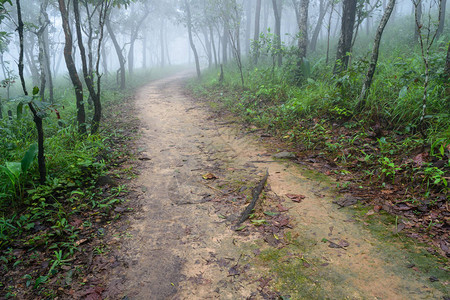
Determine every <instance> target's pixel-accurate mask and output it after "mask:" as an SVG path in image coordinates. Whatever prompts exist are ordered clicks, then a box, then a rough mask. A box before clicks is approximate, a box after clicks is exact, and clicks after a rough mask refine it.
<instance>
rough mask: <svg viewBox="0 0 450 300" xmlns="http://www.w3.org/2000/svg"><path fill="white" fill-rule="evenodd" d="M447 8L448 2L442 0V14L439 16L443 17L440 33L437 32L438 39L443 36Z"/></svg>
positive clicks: (440, 21) (440, 22)
mask: <svg viewBox="0 0 450 300" xmlns="http://www.w3.org/2000/svg"><path fill="white" fill-rule="evenodd" d="M446 7H447V0H441V4H440V12H439V15H440V16H441V17H440V18H439V27H438V31H437V38H439V36H440V35H441V34H442V32H443V31H444V25H445V9H446Z"/></svg>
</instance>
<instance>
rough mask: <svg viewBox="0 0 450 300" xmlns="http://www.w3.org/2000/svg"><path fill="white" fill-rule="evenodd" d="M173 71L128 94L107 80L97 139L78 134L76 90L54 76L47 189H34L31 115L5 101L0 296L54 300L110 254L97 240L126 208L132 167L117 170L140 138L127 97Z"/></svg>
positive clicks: (0, 147) (0, 124)
mask: <svg viewBox="0 0 450 300" xmlns="http://www.w3.org/2000/svg"><path fill="white" fill-rule="evenodd" d="M171 71H172V72H173V70H171V69H170V68H169V69H166V70H165V71H159V70H158V71H157V74H156V75H152V76H149V73H147V74H137V75H136V79H135V80H134V81H133V84H132V85H130V87H129V88H128V89H126V90H118V89H117V88H116V85H115V83H114V82H112V81H105V83H104V86H103V88H102V89H103V92H102V99H104V100H103V104H104V106H105V112H104V118H105V121H104V123H103V124H102V126H101V127H100V130H99V131H98V132H97V133H96V134H91V135H87V136H86V135H83V134H80V133H79V131H78V130H77V126H76V119H75V118H76V114H75V113H74V111H75V103H74V102H73V100H72V99H73V97H74V95H73V89H72V88H71V86H70V85H68V84H67V83H66V81H65V80H63V79H62V78H58V80H59V81H60V82H59V84H58V86H57V87H56V88H55V99H58V100H57V102H56V103H57V104H55V105H52V106H51V107H50V108H49V110H48V112H47V114H46V117H45V118H44V126H43V127H44V129H45V130H44V133H45V136H46V137H47V138H46V140H45V150H46V162H47V166H46V167H47V170H48V175H47V178H46V182H45V184H38V182H39V172H38V164H37V161H36V155H37V146H36V143H35V141H36V139H37V134H36V130H35V129H34V124H33V120H32V117H31V112H29V111H28V110H23V112H20V109H18V104H20V103H21V102H20V101H21V100H22V99H21V98H16V99H14V98H13V99H12V100H11V101H9V102H7V103H5V104H6V105H5V106H4V108H5V111H6V112H7V111H11V112H12V116H10V117H8V118H4V119H2V120H0V132H1V134H0V153H1V155H0V159H1V161H0V261H1V269H0V277H1V278H2V280H1V281H0V295H1V297H2V298H6V299H7V298H15V297H19V298H34V297H38V298H39V297H43V298H48V297H50V298H54V297H56V296H57V295H58V291H57V289H55V288H54V286H61V285H60V284H59V283H61V282H62V283H64V285H67V286H72V287H76V286H78V285H79V284H80V283H81V284H82V280H83V279H85V278H86V276H87V275H88V274H89V269H90V268H92V263H93V256H94V258H95V256H98V255H100V256H101V255H102V254H103V253H104V252H107V251H108V250H107V249H108V246H107V245H106V242H105V241H103V240H102V237H103V236H104V235H105V233H104V230H105V229H104V227H105V224H107V223H108V222H110V221H111V220H114V219H118V218H120V216H121V215H122V214H123V213H126V212H127V211H129V209H128V208H127V207H128V202H129V199H128V198H127V194H128V190H127V187H126V184H125V182H126V180H128V179H132V178H134V177H135V171H134V170H133V169H132V168H122V167H121V165H122V164H124V163H125V162H126V161H127V160H128V159H134V155H133V153H132V151H131V148H130V147H129V146H130V143H132V141H133V140H134V139H135V138H137V137H138V132H137V126H136V124H137V119H136V118H133V117H132V116H133V109H132V102H131V99H132V95H133V94H134V91H135V89H136V88H137V87H139V86H141V85H143V84H145V83H148V82H149V80H154V79H157V78H158V77H159V78H160V77H162V76H165V74H168V73H167V72H171ZM19 106H20V105H19ZM88 112H89V113H92V109H88ZM121 204H123V205H122V206H123V207H119V206H120V205H121ZM118 207H119V208H118ZM94 262H95V259H94ZM68 266H70V268H69V267H68ZM73 266H74V267H73ZM78 287H79V286H78ZM79 288H80V287H79ZM88 288H89V286H88V287H86V289H88ZM75 290H76V289H75ZM72 292H74V289H72ZM78 292H79V293H81V294H73V295H72V296H74V297H78V296H80V295H81V296H82V293H83V289H81V290H78ZM59 293H61V291H59ZM88 294H89V291H88V292H87V294H86V295H88ZM33 295H34V296H33ZM64 295H65V297H67V296H68V295H67V294H64ZM77 295H78V296H77Z"/></svg>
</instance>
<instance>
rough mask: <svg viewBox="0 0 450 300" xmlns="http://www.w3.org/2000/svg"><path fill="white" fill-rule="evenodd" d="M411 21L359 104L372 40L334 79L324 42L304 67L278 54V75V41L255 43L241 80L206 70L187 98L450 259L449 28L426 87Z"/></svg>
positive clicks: (228, 69) (387, 43)
mask: <svg viewBox="0 0 450 300" xmlns="http://www.w3.org/2000/svg"><path fill="white" fill-rule="evenodd" d="M413 22H414V20H413V18H412V17H402V18H399V19H397V20H395V23H393V24H390V27H389V28H388V29H387V30H386V32H385V33H384V36H383V39H382V43H381V47H380V54H379V59H378V64H377V69H376V73H375V76H374V78H373V82H372V86H371V89H370V92H369V93H368V95H367V98H366V99H367V100H366V101H365V102H364V103H363V105H361V101H360V94H361V87H362V85H363V83H364V80H365V73H366V70H367V68H368V66H369V56H370V51H371V49H370V48H369V47H371V44H372V41H371V38H370V35H367V36H360V37H358V39H357V41H356V43H355V45H354V48H353V52H352V55H351V63H350V65H349V67H348V69H347V70H343V71H342V72H340V73H336V72H333V67H334V61H333V62H330V61H329V62H328V63H327V59H326V51H327V50H326V46H327V45H326V41H322V42H321V43H320V42H319V44H318V46H317V50H316V51H315V52H314V53H311V54H310V55H309V56H308V58H307V60H304V61H303V62H302V63H299V60H298V48H297V46H289V45H283V47H282V48H281V52H282V55H283V64H282V65H281V66H279V67H278V66H277V65H276V64H275V58H276V55H277V54H278V52H279V51H275V50H274V45H275V44H276V42H275V41H274V36H273V35H272V34H270V33H269V34H266V35H264V34H261V36H260V38H259V42H258V43H254V44H253V47H252V52H251V53H250V54H249V56H248V58H247V60H246V61H245V63H244V68H243V70H244V71H243V72H242V74H243V76H244V77H243V80H242V78H241V72H240V70H239V65H238V64H236V63H229V64H227V65H226V66H224V67H223V72H220V70H219V71H218V70H217V69H214V70H208V71H205V72H204V73H203V76H202V78H201V80H200V81H192V82H191V83H190V89H191V90H192V91H193V93H195V94H196V95H198V96H200V97H202V98H205V99H207V100H208V101H210V103H211V105H212V106H213V107H214V108H217V109H226V110H228V111H230V112H232V113H234V114H236V115H238V116H239V117H240V118H241V119H242V121H243V122H245V123H248V124H252V125H253V126H256V127H257V128H260V129H262V130H264V131H265V132H266V133H269V134H270V135H272V136H274V137H276V138H278V139H279V140H281V141H283V144H282V145H284V146H280V147H287V148H290V149H291V150H293V151H294V152H295V153H296V154H297V156H298V160H299V161H300V162H302V163H305V162H306V163H309V164H311V165H314V166H316V167H319V166H320V168H321V170H322V171H323V172H325V173H326V174H331V175H335V176H337V177H338V180H339V183H338V185H337V187H338V188H339V189H340V191H341V192H343V193H348V192H351V193H353V194H354V195H356V196H357V197H358V199H359V200H361V201H362V202H364V203H366V204H370V205H372V206H374V208H375V210H376V211H379V210H380V209H383V210H386V211H387V212H389V213H391V214H394V215H399V216H403V217H404V220H405V221H404V223H405V224H402V225H401V227H402V229H404V230H405V231H407V232H408V234H409V235H411V236H413V237H416V238H419V239H421V240H426V241H427V242H429V243H431V244H433V248H432V250H430V251H432V252H439V253H440V254H442V255H447V256H449V255H450V250H449V248H448V247H449V246H450V245H448V242H447V241H448V240H447V239H448V228H449V225H450V213H449V210H448V207H449V203H450V202H449V201H450V193H449V181H450V154H449V153H450V115H449V112H450V98H449V96H450V94H449V85H448V84H449V83H448V77H447V76H448V74H446V73H445V72H446V71H445V67H446V55H447V49H448V47H449V44H448V41H449V39H450V36H449V35H448V32H449V31H448V28H446V30H444V34H443V35H441V36H440V37H439V39H438V40H436V42H435V43H434V45H432V46H431V47H430V52H429V65H428V68H429V69H428V70H427V71H428V73H429V75H428V78H426V75H425V67H424V63H423V57H422V55H421V48H420V45H419V44H418V43H417V41H416V40H414V38H413V37H412V36H411V34H405V33H408V32H410V31H411V30H410V28H412V27H413ZM255 56H258V57H259V60H258V64H255V63H254V59H253V58H254V57H255ZM447 60H448V58H447ZM299 66H300V67H299ZM425 81H427V85H428V86H427V89H428V91H427V92H426V96H427V107H426V114H425V115H424V116H423V118H422V113H423V102H422V100H423V95H424V82H425ZM243 82H244V84H243ZM263 136H267V134H264V135H263Z"/></svg>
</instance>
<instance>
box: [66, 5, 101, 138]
mask: <svg viewBox="0 0 450 300" xmlns="http://www.w3.org/2000/svg"><path fill="white" fill-rule="evenodd" d="M72 1H73V11H74V14H75V29H76V32H77V37H78V47H79V48H80V56H81V63H82V67H83V75H84V82H85V83H86V87H87V89H88V91H89V95H90V97H91V99H92V101H93V102H94V107H95V111H94V120H93V121H92V128H91V133H96V132H97V130H98V128H99V125H100V119H101V104H100V103H101V102H100V94H99V93H97V91H96V90H95V87H94V78H93V77H92V75H93V72H92V73H89V68H88V63H87V61H86V49H85V48H84V44H83V34H82V32H81V20H80V10H79V5H78V0H72ZM100 43H101V41H100ZM100 46H101V45H99V47H100Z"/></svg>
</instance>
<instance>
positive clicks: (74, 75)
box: [58, 0, 86, 134]
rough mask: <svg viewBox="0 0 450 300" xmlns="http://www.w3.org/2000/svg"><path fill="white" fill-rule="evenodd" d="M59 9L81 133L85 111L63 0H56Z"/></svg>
mask: <svg viewBox="0 0 450 300" xmlns="http://www.w3.org/2000/svg"><path fill="white" fill-rule="evenodd" d="M58 4H59V11H60V13H61V19H62V24H63V30H64V37H65V40H66V41H65V45H64V59H65V61H66V66H67V70H68V71H69V76H70V79H71V81H72V84H73V86H74V88H75V98H76V104H77V122H78V131H79V132H80V133H81V134H85V133H86V112H85V109H84V99H83V84H82V83H81V80H80V77H79V76H78V72H77V68H76V66H75V62H74V60H73V57H72V45H73V38H72V31H71V30H70V24H69V12H68V11H67V7H66V2H65V0H58Z"/></svg>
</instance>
